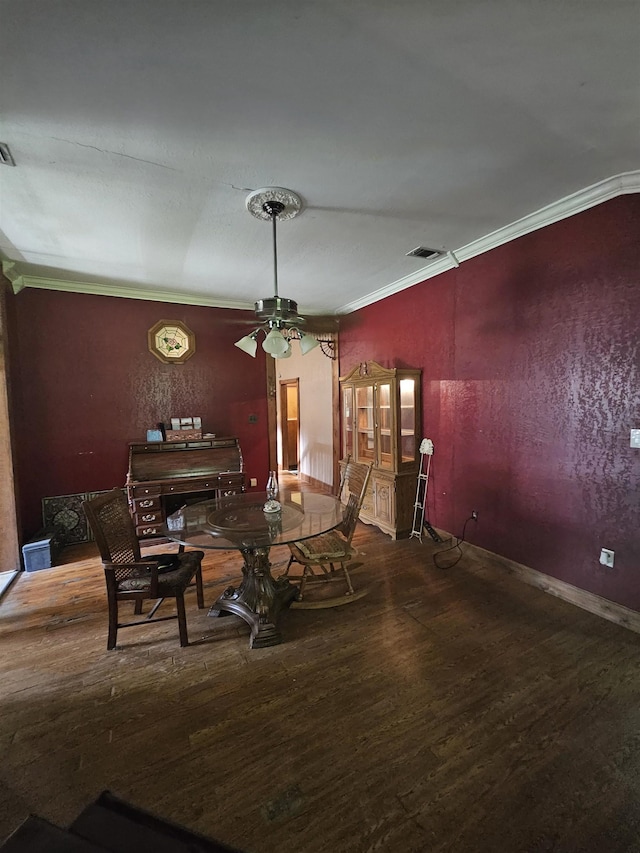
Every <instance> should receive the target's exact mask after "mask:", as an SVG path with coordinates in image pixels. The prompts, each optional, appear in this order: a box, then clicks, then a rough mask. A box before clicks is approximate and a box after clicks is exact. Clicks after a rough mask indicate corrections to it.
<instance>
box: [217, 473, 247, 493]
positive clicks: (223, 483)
mask: <svg viewBox="0 0 640 853" xmlns="http://www.w3.org/2000/svg"><path fill="white" fill-rule="evenodd" d="M243 485H244V474H220V476H219V477H218V488H219V489H224V490H225V491H226V490H227V489H235V490H237V491H242V487H243Z"/></svg>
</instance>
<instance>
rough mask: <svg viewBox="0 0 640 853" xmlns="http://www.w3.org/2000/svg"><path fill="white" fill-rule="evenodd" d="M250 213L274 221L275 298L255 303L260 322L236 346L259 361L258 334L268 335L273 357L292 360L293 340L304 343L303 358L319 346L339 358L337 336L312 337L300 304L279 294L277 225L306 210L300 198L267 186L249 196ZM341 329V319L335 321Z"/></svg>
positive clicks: (265, 344) (266, 341)
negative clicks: (306, 327) (299, 306)
mask: <svg viewBox="0 0 640 853" xmlns="http://www.w3.org/2000/svg"><path fill="white" fill-rule="evenodd" d="M246 205H247V210H248V211H249V213H250V214H251V215H252V216H255V217H256V218H257V219H262V220H265V221H270V222H271V225H272V234H273V296H272V297H269V298H268V299H259V300H258V301H257V302H256V303H255V315H256V320H257V322H258V323H259V325H258V326H257V328H255V329H254V330H253V331H252V332H250V333H249V334H248V335H245V336H244V337H243V338H241V339H240V340H239V341H236V343H235V346H237V347H239V348H240V349H241V350H242V351H243V352H246V353H247V354H248V355H250V356H252V357H253V358H255V356H256V352H257V349H258V335H259V334H260V332H264V335H265V338H264V341H263V342H262V348H263V349H264V351H265V352H266V353H268V354H269V355H271V356H272V357H273V358H289V357H290V356H291V352H292V350H291V341H293V340H297V341H299V342H300V349H301V351H302V354H303V355H306V353H308V352H311V350H312V349H315V348H316V347H317V346H319V347H320V348H321V350H322V352H323V353H324V354H325V355H326V356H327V357H328V358H332V359H335V358H336V354H335V340H334V338H333V337H330V336H329V337H327V336H325V337H321V336H319V335H317V334H316V333H315V332H314V333H313V334H310V333H309V332H308V331H306V330H304V329H303V328H302V327H304V326H306V325H307V320H306V319H305V318H304V317H301V316H300V314H299V313H298V303H297V302H295V301H294V300H293V299H286V298H285V297H283V296H280V295H279V294H278V246H277V239H276V223H277V222H284V221H286V220H287V219H293V218H294V217H295V216H297V215H298V214H299V213H300V211H301V210H302V200H301V199H300V196H298V195H297V194H296V193H294V192H292V191H291V190H287V189H284V188H283V187H264V188H262V189H259V190H255V191H254V192H252V193H250V194H249V195H248V196H247V200H246ZM333 324H334V325H335V326H336V327H337V320H336V319H335V318H333Z"/></svg>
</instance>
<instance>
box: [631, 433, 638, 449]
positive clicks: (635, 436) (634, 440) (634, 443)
mask: <svg viewBox="0 0 640 853" xmlns="http://www.w3.org/2000/svg"><path fill="white" fill-rule="evenodd" d="M631 447H638V448H640V429H632V430H631Z"/></svg>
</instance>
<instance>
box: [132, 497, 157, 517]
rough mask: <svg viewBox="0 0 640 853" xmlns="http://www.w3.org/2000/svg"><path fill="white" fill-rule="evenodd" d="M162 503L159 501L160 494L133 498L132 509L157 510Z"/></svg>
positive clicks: (138, 511)
mask: <svg viewBox="0 0 640 853" xmlns="http://www.w3.org/2000/svg"><path fill="white" fill-rule="evenodd" d="M161 506H162V504H161V503H160V495H150V496H149V497H147V498H134V501H133V511H134V512H137V513H140V512H152V511H153V510H158V509H160V507H161Z"/></svg>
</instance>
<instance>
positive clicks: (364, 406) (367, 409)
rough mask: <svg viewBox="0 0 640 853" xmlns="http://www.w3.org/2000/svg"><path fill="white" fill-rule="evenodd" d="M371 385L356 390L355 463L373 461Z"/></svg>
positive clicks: (373, 436)
mask: <svg viewBox="0 0 640 853" xmlns="http://www.w3.org/2000/svg"><path fill="white" fill-rule="evenodd" d="M374 429H375V420H374V413H373V385H365V386H364V387H362V388H356V436H357V445H356V454H355V455H356V461H357V462H371V461H372V460H373V461H375V458H376V457H375V451H376V445H375V432H374Z"/></svg>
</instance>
